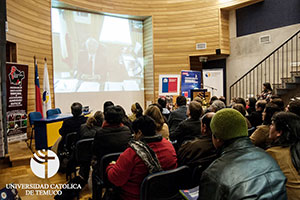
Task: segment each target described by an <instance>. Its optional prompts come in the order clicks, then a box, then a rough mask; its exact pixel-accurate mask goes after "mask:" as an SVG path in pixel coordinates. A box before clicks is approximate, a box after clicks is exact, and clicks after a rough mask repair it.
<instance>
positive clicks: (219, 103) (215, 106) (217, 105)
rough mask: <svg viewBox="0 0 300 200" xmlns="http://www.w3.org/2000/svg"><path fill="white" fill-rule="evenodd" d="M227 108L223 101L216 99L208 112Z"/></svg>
mask: <svg viewBox="0 0 300 200" xmlns="http://www.w3.org/2000/svg"><path fill="white" fill-rule="evenodd" d="M223 108H226V105H225V104H224V102H223V101H220V100H215V101H213V103H212V104H211V105H210V106H209V109H208V112H215V113H216V112H218V111H219V110H221V109H223Z"/></svg>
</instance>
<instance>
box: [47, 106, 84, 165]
mask: <svg viewBox="0 0 300 200" xmlns="http://www.w3.org/2000/svg"><path fill="white" fill-rule="evenodd" d="M71 112H72V115H73V117H71V118H68V119H65V120H64V121H63V124H62V126H61V128H60V129H59V134H60V135H61V137H60V138H59V139H58V140H57V141H56V143H55V145H54V146H53V147H52V149H53V150H54V151H55V152H57V154H58V157H59V159H60V160H61V159H62V158H61V157H60V154H62V153H63V151H65V150H64V145H65V144H66V135H67V134H68V133H73V132H75V133H77V132H78V131H79V130H80V126H81V125H82V124H84V123H86V120H87V117H85V116H83V115H82V105H81V103H78V102H75V103H73V104H72V105H71Z"/></svg>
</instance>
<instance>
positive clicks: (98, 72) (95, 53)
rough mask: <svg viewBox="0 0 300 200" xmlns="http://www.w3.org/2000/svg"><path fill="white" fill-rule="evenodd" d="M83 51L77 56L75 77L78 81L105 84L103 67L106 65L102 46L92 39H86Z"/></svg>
mask: <svg viewBox="0 0 300 200" xmlns="http://www.w3.org/2000/svg"><path fill="white" fill-rule="evenodd" d="M83 47H84V49H83V50H80V51H79V54H78V67H77V73H76V75H77V77H78V78H79V79H80V80H96V81H101V82H103V83H104V82H105V81H106V78H107V74H106V72H105V70H103V67H101V66H105V65H106V63H107V58H106V55H105V51H104V49H103V47H104V46H102V45H100V43H99V41H98V40H96V39H95V38H93V37H89V38H87V40H86V41H85V42H84V45H83Z"/></svg>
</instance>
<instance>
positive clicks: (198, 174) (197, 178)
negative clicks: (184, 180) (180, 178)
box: [192, 165, 205, 187]
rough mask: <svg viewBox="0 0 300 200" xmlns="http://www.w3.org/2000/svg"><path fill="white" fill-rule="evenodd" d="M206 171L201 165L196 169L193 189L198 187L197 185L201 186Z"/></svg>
mask: <svg viewBox="0 0 300 200" xmlns="http://www.w3.org/2000/svg"><path fill="white" fill-rule="evenodd" d="M204 169H205V168H204V167H202V165H199V166H197V167H195V168H194V170H193V174H192V187H196V186H197V185H199V184H200V179H201V176H202V173H203V171H204Z"/></svg>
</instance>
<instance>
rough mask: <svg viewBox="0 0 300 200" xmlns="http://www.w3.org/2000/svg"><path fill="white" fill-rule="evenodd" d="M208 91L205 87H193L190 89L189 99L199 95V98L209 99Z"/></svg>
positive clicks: (207, 100)
mask: <svg viewBox="0 0 300 200" xmlns="http://www.w3.org/2000/svg"><path fill="white" fill-rule="evenodd" d="M210 96H211V95H210V92H207V89H195V90H191V97H192V98H191V100H193V99H194V98H196V97H200V98H201V99H203V100H204V99H205V101H206V102H209V101H210Z"/></svg>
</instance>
